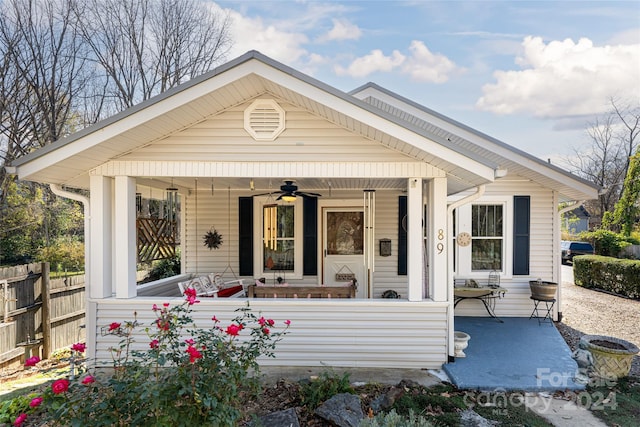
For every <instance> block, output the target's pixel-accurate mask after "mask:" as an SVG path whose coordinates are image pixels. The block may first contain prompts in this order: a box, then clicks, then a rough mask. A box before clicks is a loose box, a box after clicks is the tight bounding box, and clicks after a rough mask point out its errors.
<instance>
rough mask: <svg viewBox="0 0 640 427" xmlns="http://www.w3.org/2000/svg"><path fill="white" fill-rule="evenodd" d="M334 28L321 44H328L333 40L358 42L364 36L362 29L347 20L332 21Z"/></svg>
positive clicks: (321, 38) (322, 37) (321, 39)
mask: <svg viewBox="0 0 640 427" xmlns="http://www.w3.org/2000/svg"><path fill="white" fill-rule="evenodd" d="M332 21H333V28H331V30H329V32H328V33H327V34H325V35H323V36H321V37H320V38H319V39H318V41H319V42H327V41H332V40H358V39H359V38H360V37H361V36H362V31H361V30H360V28H359V27H358V26H357V25H355V24H353V23H351V22H349V21H348V20H346V19H332Z"/></svg>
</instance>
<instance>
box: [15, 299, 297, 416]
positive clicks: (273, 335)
mask: <svg viewBox="0 0 640 427" xmlns="http://www.w3.org/2000/svg"><path fill="white" fill-rule="evenodd" d="M199 302H200V301H198V300H197V299H196V295H195V292H193V293H192V292H185V299H184V301H183V303H182V304H179V305H170V304H169V303H164V304H162V305H158V304H153V306H152V307H151V311H152V313H153V319H152V320H151V323H150V325H149V326H147V327H142V325H140V324H139V323H138V321H137V320H136V319H135V317H134V320H133V321H123V322H112V323H110V324H108V325H105V326H103V327H102V328H101V330H102V331H103V332H102V333H103V334H113V335H116V336H118V337H120V338H121V341H120V342H119V344H117V345H114V346H113V347H112V348H111V355H112V360H113V366H112V367H113V369H112V370H110V371H109V372H102V371H99V372H96V373H93V372H92V373H85V374H83V375H81V376H79V377H78V378H60V379H58V380H56V381H54V382H53V383H52V384H51V387H50V388H49V389H48V390H47V391H46V392H45V393H44V394H43V395H42V396H32V397H30V399H31V400H30V401H27V403H28V407H27V410H24V411H23V412H22V413H19V414H18V413H16V414H15V415H14V416H15V419H14V420H13V424H14V425H16V426H20V425H23V424H24V423H25V422H26V421H27V418H28V416H29V414H30V413H31V412H41V413H42V414H44V415H46V417H45V418H48V419H50V420H53V421H54V423H53V424H55V425H183V424H184V422H185V420H189V422H190V425H221V426H222V425H237V423H238V422H239V420H240V419H241V409H242V407H243V404H244V401H245V399H246V397H247V396H250V395H251V394H252V393H257V391H258V390H259V385H260V383H259V381H260V375H259V370H260V367H259V365H258V362H257V360H258V358H259V357H274V356H275V355H274V350H275V347H276V345H277V343H278V342H279V341H281V340H282V339H283V338H284V336H285V335H286V334H287V333H288V329H289V327H290V324H291V322H290V321H289V320H285V321H282V322H281V323H280V326H279V325H278V324H277V323H278V322H276V321H275V320H273V319H270V318H266V317H264V316H256V315H255V314H253V313H252V312H251V309H250V307H249V304H248V303H247V305H246V306H245V307H243V308H240V309H238V310H236V313H235V314H234V315H233V316H229V315H228V314H227V313H225V314H220V313H218V314H217V316H218V317H220V319H219V318H218V317H217V316H216V315H213V316H212V317H210V319H211V321H210V324H209V325H200V323H199V324H198V325H197V326H196V325H195V324H194V322H193V320H192V317H191V313H192V311H193V310H194V306H195V305H196V304H198V303H199ZM134 316H135V313H134ZM231 317H232V318H231ZM222 325H226V326H222ZM141 332H142V333H146V335H147V336H148V341H146V343H142V344H143V345H142V346H139V345H134V343H135V340H134V337H139V336H140V333H141ZM185 336H186V337H188V338H186V339H185V338H183V337H185ZM140 348H142V350H140ZM134 349H135V350H134ZM71 350H72V352H73V353H72V354H73V355H76V354H79V353H84V352H85V351H86V344H84V343H75V344H73V345H72V346H71ZM72 357H74V356H72ZM32 359H33V360H32ZM32 359H29V360H27V363H25V365H26V366H33V365H35V364H36V363H38V361H39V359H38V358H32ZM151 396H153V397H151ZM25 407H26V405H25Z"/></svg>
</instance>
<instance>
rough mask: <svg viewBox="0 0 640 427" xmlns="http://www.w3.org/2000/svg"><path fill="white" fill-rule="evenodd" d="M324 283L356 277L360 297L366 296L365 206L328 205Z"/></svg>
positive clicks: (324, 224) (326, 212)
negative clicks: (363, 207)
mask: <svg viewBox="0 0 640 427" xmlns="http://www.w3.org/2000/svg"><path fill="white" fill-rule="evenodd" d="M322 216H323V220H322V221H323V222H322V225H323V226H322V229H323V251H322V254H323V269H322V283H324V284H325V285H336V284H340V283H344V282H348V281H349V280H351V279H353V278H355V279H356V280H357V283H358V290H357V293H356V297H357V298H367V292H366V290H367V277H366V274H365V268H364V248H365V245H364V210H363V209H362V207H325V208H323V210H322Z"/></svg>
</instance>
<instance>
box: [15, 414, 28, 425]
mask: <svg viewBox="0 0 640 427" xmlns="http://www.w3.org/2000/svg"><path fill="white" fill-rule="evenodd" d="M26 419H27V414H20V415H18V418H16V420H15V421H14V422H13V425H14V426H21V425H22V423H23V422H24V420H26Z"/></svg>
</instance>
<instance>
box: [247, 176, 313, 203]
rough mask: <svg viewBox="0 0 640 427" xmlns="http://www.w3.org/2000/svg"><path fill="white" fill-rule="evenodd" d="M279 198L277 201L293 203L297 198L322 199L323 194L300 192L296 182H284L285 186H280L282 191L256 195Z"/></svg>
mask: <svg viewBox="0 0 640 427" xmlns="http://www.w3.org/2000/svg"><path fill="white" fill-rule="evenodd" d="M276 194H279V196H278V197H277V198H276V200H284V201H285V202H293V201H294V200H296V197H297V196H301V197H321V196H322V194H318V193H311V192H307V191H298V186H297V185H296V182H295V181H284V184H283V185H281V186H280V191H273V192H270V193H264V194H256V196H266V195H276Z"/></svg>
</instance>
